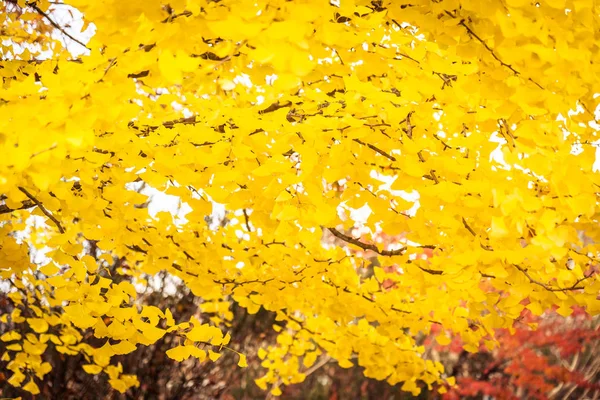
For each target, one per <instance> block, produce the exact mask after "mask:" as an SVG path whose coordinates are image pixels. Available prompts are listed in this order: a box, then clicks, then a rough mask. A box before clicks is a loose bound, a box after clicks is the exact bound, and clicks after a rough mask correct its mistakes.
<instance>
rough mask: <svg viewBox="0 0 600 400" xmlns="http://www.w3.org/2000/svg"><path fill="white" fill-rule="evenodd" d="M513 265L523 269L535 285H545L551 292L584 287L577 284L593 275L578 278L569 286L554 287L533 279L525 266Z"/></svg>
mask: <svg viewBox="0 0 600 400" xmlns="http://www.w3.org/2000/svg"><path fill="white" fill-rule="evenodd" d="M513 265H514V267H515V268H516V269H518V270H519V271H521V272H522V273H523V275H525V276H526V277H527V279H529V282H531V283H533V284H535V285H538V286H541V287H543V288H544V289H546V290H547V291H549V292H568V291H571V290H581V289H584V287H583V286H577V285H579V284H580V283H581V282H583V281H584V280H586V279H588V278H590V277H591V276H592V275H589V276H584V277H583V278H580V279H577V280H576V281H575V283H574V284H573V285H571V286H569V287H566V288H561V287H552V286H550V285H548V284H546V283H543V282H540V281H537V280H535V279H533V277H532V276H531V275H530V274H529V272H528V271H527V269H525V268H523V267H520V266H519V265H517V264H513Z"/></svg>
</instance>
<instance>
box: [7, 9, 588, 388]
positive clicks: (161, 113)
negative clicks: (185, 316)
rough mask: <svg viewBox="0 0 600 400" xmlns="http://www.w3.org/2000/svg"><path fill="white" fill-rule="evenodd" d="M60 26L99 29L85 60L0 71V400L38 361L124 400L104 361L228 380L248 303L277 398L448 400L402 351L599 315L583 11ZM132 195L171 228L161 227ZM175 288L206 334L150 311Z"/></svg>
mask: <svg viewBox="0 0 600 400" xmlns="http://www.w3.org/2000/svg"><path fill="white" fill-rule="evenodd" d="M13 3H14V2H13ZM46 3H47V2H44V4H43V8H44V9H46V10H47V8H48V7H51V5H49V4H46ZM65 3H67V4H70V5H72V6H73V7H75V8H77V9H78V10H80V11H81V12H82V13H83V15H84V16H85V19H86V21H89V22H90V23H93V24H94V25H95V26H96V34H95V36H94V37H93V38H92V39H91V41H90V42H89V44H88V45H87V47H88V50H89V51H88V52H87V53H85V54H83V55H81V56H79V57H74V56H72V55H70V54H68V52H67V50H66V49H65V48H64V47H63V46H61V45H59V43H57V42H56V40H55V39H53V38H54V37H57V36H60V35H52V34H51V33H50V32H46V31H43V32H38V33H35V32H32V31H31V30H28V29H26V27H20V26H16V25H15V24H9V25H6V31H5V30H4V28H5V25H1V26H2V28H3V35H6V36H7V37H15V38H16V37H19V38H20V39H18V40H19V42H15V45H16V44H18V43H34V42H35V43H36V44H38V45H39V46H21V47H27V48H28V49H29V48H31V50H25V51H24V52H23V53H20V54H17V55H16V56H15V53H14V52H11V51H10V49H11V48H13V46H12V45H5V44H2V47H1V48H0V56H2V57H1V61H0V76H1V77H2V91H1V95H0V154H2V158H0V199H1V200H0V278H1V279H2V280H3V281H6V282H8V285H9V287H10V293H9V294H8V298H9V300H10V301H11V302H12V304H13V305H14V307H15V308H14V311H12V312H11V313H10V315H3V316H2V317H1V321H2V322H3V324H7V323H10V324H11V325H10V326H15V328H14V330H11V331H9V332H2V335H1V336H0V340H2V341H4V342H10V343H9V344H8V346H7V353H6V354H5V355H4V356H3V360H5V361H9V362H10V366H11V367H10V370H11V371H12V376H11V377H10V378H9V382H10V384H12V385H14V386H22V387H23V389H25V390H27V391H29V392H31V393H32V394H37V393H38V392H39V388H38V386H37V385H36V383H35V382H34V381H33V380H32V378H31V377H32V376H37V377H39V378H40V379H42V377H43V376H44V375H45V374H47V373H48V372H49V371H50V368H51V366H50V365H49V364H48V363H43V362H42V360H43V357H44V354H45V352H46V351H48V348H56V350H57V351H59V352H61V353H63V354H65V355H67V356H70V355H73V356H74V355H78V354H83V355H85V357H86V358H87V359H89V361H88V362H89V364H85V365H83V369H84V370H85V371H86V372H87V373H90V374H99V373H103V374H106V375H108V378H109V382H110V383H111V385H112V386H113V387H114V388H115V389H116V390H118V391H120V392H125V391H127V390H128V389H129V388H130V387H133V386H137V385H139V382H138V381H137V378H136V377H135V376H132V375H128V374H126V373H124V372H127V371H123V368H122V366H121V365H120V364H117V365H115V364H114V360H113V357H114V356H115V355H119V354H127V353H129V352H132V351H134V350H135V349H136V348H138V346H145V345H151V344H153V343H155V342H156V341H158V340H159V339H161V338H163V337H164V336H165V335H176V336H178V337H179V338H180V339H182V342H181V343H182V344H181V345H179V346H176V347H174V348H172V349H170V350H169V351H167V356H168V357H170V358H172V359H174V360H177V361H183V360H185V359H187V358H189V357H196V358H198V359H199V360H201V361H204V360H207V359H208V360H210V361H216V360H217V359H218V358H219V357H220V355H221V353H222V352H223V351H233V350H232V349H230V348H228V347H226V346H228V345H229V341H230V339H231V337H230V335H229V334H228V333H225V332H226V329H227V326H228V324H229V323H230V321H231V319H232V318H233V313H232V311H231V305H232V304H233V303H236V304H237V305H238V306H240V307H242V308H244V309H246V310H247V312H248V313H250V314H253V313H257V312H259V310H261V309H264V310H266V312H270V313H274V314H275V315H276V320H277V323H276V324H275V326H274V328H273V329H274V330H275V331H276V332H278V339H277V342H276V343H273V344H272V345H271V346H268V347H265V348H261V349H260V350H259V353H258V356H259V358H260V360H262V364H261V365H262V366H263V367H264V368H265V369H266V370H267V371H266V373H265V375H264V376H263V377H262V378H259V379H258V380H257V381H256V382H257V384H258V385H259V386H260V387H261V388H262V389H264V390H268V389H269V388H270V390H271V393H272V394H273V395H275V396H278V395H280V394H281V388H280V384H283V385H287V384H293V383H297V382H301V381H302V380H303V379H304V377H305V374H304V372H306V371H308V370H309V369H310V368H311V367H313V365H315V363H316V362H317V359H318V357H319V356H320V355H321V354H325V355H327V357H332V358H334V359H335V360H337V362H338V363H339V365H340V366H341V367H344V368H349V367H352V366H353V365H357V364H358V365H360V366H361V367H363V368H364V371H365V374H366V375H367V376H370V377H373V378H376V379H381V380H387V381H388V382H390V383H392V384H396V383H401V387H402V389H403V390H405V391H408V392H411V393H412V394H413V395H415V396H416V395H418V393H419V391H420V387H421V386H420V385H421V382H424V383H426V384H428V385H432V384H442V383H443V382H444V381H445V382H446V383H447V384H449V385H452V384H453V381H452V379H451V378H449V379H445V375H444V371H443V368H442V366H441V364H439V363H434V362H432V361H431V360H426V359H425V356H424V355H423V351H422V348H420V347H419V346H418V345H417V342H416V340H415V336H416V335H417V334H418V333H419V332H430V329H431V327H432V326H433V325H438V326H439V328H441V330H440V331H441V332H444V333H443V334H440V335H438V336H437V342H438V343H440V344H447V343H449V341H450V337H451V333H454V334H459V335H460V336H461V338H462V339H463V342H464V348H465V350H467V351H477V349H478V348H479V346H480V344H482V343H483V344H486V345H488V344H490V343H493V332H494V329H496V328H506V327H508V328H510V327H511V326H512V323H513V322H514V321H515V320H516V319H518V318H519V315H520V313H521V312H522V310H523V309H524V308H527V309H529V310H530V311H531V312H532V313H534V314H536V315H540V314H542V313H543V312H544V311H545V310H548V309H551V308H553V307H557V308H558V310H557V311H558V313H559V314H561V315H564V316H568V315H570V313H571V312H572V306H581V307H584V308H585V309H586V311H587V312H588V313H590V314H598V313H600V302H598V297H597V296H598V294H599V292H600V279H599V275H598V274H597V273H596V272H595V271H597V265H598V262H599V256H600V253H599V250H600V249H599V248H598V244H597V243H598V242H597V240H595V239H596V238H597V237H599V235H600V230H599V229H598V226H599V223H600V209H599V207H598V201H597V199H598V198H597V196H598V187H600V175H598V174H597V173H595V172H596V168H597V166H596V146H597V143H598V140H599V135H598V124H597V120H596V114H595V111H596V109H597V108H598V106H599V103H600V98H599V97H598V96H597V93H596V92H595V91H596V90H597V88H598V87H600V81H599V78H598V77H600V53H599V52H598V51H597V47H598V46H599V45H600V39H598V36H597V32H596V25H597V20H594V18H595V17H594V16H597V15H598V14H599V13H600V6H599V5H597V4H596V3H595V2H581V1H580V2H577V1H576V2H575V4H576V6H575V7H570V6H569V8H570V10H569V11H568V12H566V11H565V7H567V6H568V4H570V3H571V2H565V1H561V0H552V1H550V0H547V1H542V2H541V3H540V4H539V7H538V6H536V5H534V4H533V3H532V2H530V1H525V0H507V1H505V2H493V1H487V2H480V1H476V0H460V1H459V0H452V1H442V2H439V1H432V2H429V1H414V2H413V3H414V4H411V7H400V4H397V2H394V1H379V2H355V1H346V0H342V1H340V2H330V1H328V0H303V1H281V0H260V1H245V0H222V1H219V2H214V1H211V0H198V1H187V2H184V1H178V2H173V4H170V5H169V6H168V7H166V6H165V2H164V1H158V0H148V1H144V2H135V1H134V2H123V1H122V0H107V1H102V2H99V1H91V0H65ZM375 3H377V4H378V6H377V7H374V6H373V5H374V4H375ZM484 3H485V6H483V5H482V4H484ZM40 4H41V3H40ZM124 4H126V5H124ZM34 11H35V10H34ZM0 14H1V13H0ZM13 17H14V15H12V16H11V13H8V12H7V13H6V15H0V22H2V23H3V24H8V22H7V21H10V20H11V18H13ZM37 17H40V16H39V15H36V14H35V12H33V11H31V10H29V11H27V12H26V18H30V19H31V18H37ZM131 21H136V22H135V29H131V26H132V22H131ZM399 24H400V25H399ZM17 25H18V24H17ZM15 40H17V39H15ZM3 43H4V42H3ZM74 45H75V46H77V45H78V44H77V43H75V44H74ZM79 45H81V46H84V45H85V44H83V43H79ZM48 52H49V53H48ZM9 54H10V56H9ZM47 54H51V55H52V56H51V57H47ZM141 185H143V186H144V187H145V188H153V189H156V190H159V191H161V192H164V193H162V194H165V195H166V194H168V195H172V196H176V199H177V200H178V201H179V202H180V204H181V205H182V207H181V208H180V209H179V211H173V212H167V211H163V212H159V213H156V214H152V215H150V214H149V212H148V211H149V205H152V202H153V200H152V199H151V197H149V196H148V195H147V194H146V193H145V192H143V191H142V190H141V189H140V187H141ZM216 203H219V204H220V205H222V206H224V207H225V210H226V213H227V214H226V215H227V220H226V221H224V222H223V223H222V224H218V223H214V221H213V222H211V223H206V221H205V217H208V216H209V215H211V214H212V217H213V218H214V219H215V221H216V220H217V219H218V216H217V215H216V213H214V210H216V209H217V208H218V207H217V206H218V204H216ZM184 206H186V207H189V208H190V209H191V211H190V212H189V213H187V214H185V215H183V212H182V211H181V210H183V209H185V207H184ZM30 217H36V218H35V219H32V218H30ZM34 220H35V221H37V222H36V223H32V224H29V222H28V221H34ZM39 221H45V224H40V223H38V222H39ZM30 225H31V226H30ZM353 227H360V229H352V228H353ZM383 234H390V235H391V234H393V235H401V236H402V238H400V239H399V238H393V239H390V240H395V241H396V242H397V243H382V242H380V241H378V240H379V239H380V238H382V237H383V238H385V236H384V235H383ZM16 237H24V238H25V240H20V241H17V240H16V239H15V238H16ZM323 241H326V242H328V243H327V245H326V246H324V245H323ZM92 243H93V245H94V248H96V249H97V251H96V253H94V254H92V253H89V248H90V246H91V245H92ZM30 248H31V252H32V253H35V252H36V251H37V252H44V254H46V256H47V257H48V258H49V260H50V261H48V260H45V261H44V262H43V263H39V264H37V263H35V262H32V259H35V257H33V258H32V257H30ZM374 255H378V256H379V259H384V260H385V266H386V267H387V266H390V267H389V268H387V269H385V268H383V266H382V267H381V268H380V267H379V266H378V265H375V264H372V265H369V264H368V262H367V260H366V259H365V258H369V257H372V256H374ZM363 256H364V257H363ZM369 259H371V258H369ZM364 268H371V269H374V271H373V272H374V273H373V274H372V276H371V275H369V276H368V277H367V276H365V275H364V274H363V273H362V272H360V271H361V270H363V269H364ZM595 268H596V269H595ZM163 271H164V272H166V273H168V274H170V275H172V276H175V277H177V278H179V279H180V280H181V281H182V282H183V283H184V284H185V285H187V287H188V288H189V289H190V290H191V292H192V293H193V294H194V295H195V296H198V297H201V298H202V300H203V301H202V305H201V312H202V313H201V315H200V316H199V317H198V318H196V317H192V319H191V320H190V321H175V318H174V317H173V314H172V313H171V311H170V310H168V309H167V310H161V309H159V308H156V307H151V306H144V307H142V308H138V306H137V305H138V304H139V302H138V301H139V299H140V296H139V293H138V289H139V288H140V287H146V288H148V287H149V286H150V283H149V280H150V278H149V277H152V276H154V275H157V274H158V273H161V272H163ZM134 283H135V285H134ZM136 285H137V286H136ZM500 291H502V292H503V293H508V294H509V296H508V297H500V296H499V295H498V292H500ZM523 300H529V302H528V303H526V304H528V305H527V306H523V304H522V302H523ZM56 310H60V311H56ZM3 326H8V325H3ZM89 334H92V335H94V336H95V337H96V338H102V339H107V341H106V342H105V345H103V346H102V347H99V348H93V347H91V346H89V345H87V344H86V343H85V341H84V339H83V338H84V337H85V336H86V335H89ZM109 340H110V341H112V343H115V344H113V345H111V344H110V343H109ZM204 346H206V347H207V350H203V349H201V348H200V347H202V348H204ZM236 346H237V344H236ZM242 351H243V349H242ZM238 365H239V366H240V367H245V366H247V360H246V356H245V355H244V354H240V355H239V362H238ZM26 378H27V379H28V380H27V383H25V384H24V382H25V380H26ZM439 390H440V393H442V391H443V390H444V388H443V386H440V389H439Z"/></svg>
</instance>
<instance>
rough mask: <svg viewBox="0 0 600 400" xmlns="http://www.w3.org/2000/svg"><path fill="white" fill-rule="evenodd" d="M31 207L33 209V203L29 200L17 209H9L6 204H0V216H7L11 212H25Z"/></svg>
mask: <svg viewBox="0 0 600 400" xmlns="http://www.w3.org/2000/svg"><path fill="white" fill-rule="evenodd" d="M31 207H35V203H34V202H33V201H31V200H26V201H24V202H23V203H22V204H21V207H19V208H9V207H8V206H7V205H6V204H2V205H0V214H9V213H11V212H13V211H17V210H25V209H27V208H31Z"/></svg>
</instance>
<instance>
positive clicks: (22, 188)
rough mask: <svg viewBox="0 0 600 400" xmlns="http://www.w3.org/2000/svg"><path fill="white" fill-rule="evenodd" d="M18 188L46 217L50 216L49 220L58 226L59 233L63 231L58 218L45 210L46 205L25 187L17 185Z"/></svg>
mask: <svg viewBox="0 0 600 400" xmlns="http://www.w3.org/2000/svg"><path fill="white" fill-rule="evenodd" d="M18 189H19V190H20V191H21V192H23V193H24V194H25V196H27V197H29V200H31V201H33V202H34V203H35V205H36V206H38V207H39V209H40V211H42V212H43V213H44V215H45V216H46V217H48V218H50V220H51V221H52V222H54V224H55V225H56V226H57V227H58V231H59V232H60V233H65V229H64V228H63V227H62V225H61V223H60V221H59V220H57V219H56V217H55V216H54V215H52V214H51V213H50V212H49V211H48V210H46V207H44V205H43V204H42V203H41V202H40V201H39V200H38V199H36V198H35V197H34V196H33V195H32V194H31V193H29V192H28V191H27V189H25V188H24V187H22V186H19V187H18Z"/></svg>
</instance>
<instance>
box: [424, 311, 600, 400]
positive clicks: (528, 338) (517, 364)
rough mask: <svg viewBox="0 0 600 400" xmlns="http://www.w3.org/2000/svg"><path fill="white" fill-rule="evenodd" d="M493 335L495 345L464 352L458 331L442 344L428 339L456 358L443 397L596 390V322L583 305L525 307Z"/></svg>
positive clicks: (599, 330)
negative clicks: (565, 310) (565, 312)
mask: <svg viewBox="0 0 600 400" xmlns="http://www.w3.org/2000/svg"><path fill="white" fill-rule="evenodd" d="M535 324H537V326H538V327H537V329H532V328H531V327H532V326H535ZM432 333H433V334H435V333H434V332H432ZM496 339H497V341H498V347H497V348H495V349H494V350H492V351H490V350H488V349H487V348H485V347H484V346H482V347H481V348H480V351H479V353H477V354H469V353H466V352H464V351H463V350H462V343H461V340H460V338H459V337H454V338H453V340H452V342H451V343H450V344H449V345H447V346H440V345H438V344H437V343H436V342H434V341H433V340H432V338H431V337H429V338H428V339H427V341H426V343H427V344H429V345H430V346H432V347H433V349H434V350H435V351H438V352H440V356H441V358H442V359H452V358H454V359H455V360H456V361H455V362H454V363H452V365H449V367H450V369H451V370H452V374H453V375H454V376H455V377H456V380H457V385H456V387H454V388H451V389H450V390H449V391H448V393H446V394H445V395H444V397H443V398H444V399H446V400H455V399H464V398H466V397H474V396H481V395H488V396H492V397H493V398H495V399H522V398H527V399H540V400H541V399H549V398H558V397H560V398H569V399H571V398H573V399H575V398H587V397H586V396H590V393H594V392H596V393H600V384H599V383H598V382H599V379H600V365H599V364H600V363H599V362H598V355H597V354H598V350H600V324H598V321H597V319H596V320H594V319H593V318H592V317H590V316H589V315H588V314H586V313H585V312H584V311H583V310H582V309H576V310H575V311H574V313H573V314H572V315H571V316H569V317H567V318H565V317H562V316H560V315H558V314H556V313H555V312H551V313H547V314H545V315H543V316H541V317H536V316H534V315H533V314H531V312H530V311H529V310H527V309H525V310H524V311H523V313H522V315H521V318H520V319H519V323H518V324H517V326H515V331H514V334H511V333H510V332H509V331H508V330H507V329H503V330H498V331H497V332H496ZM590 398H592V397H590Z"/></svg>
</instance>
